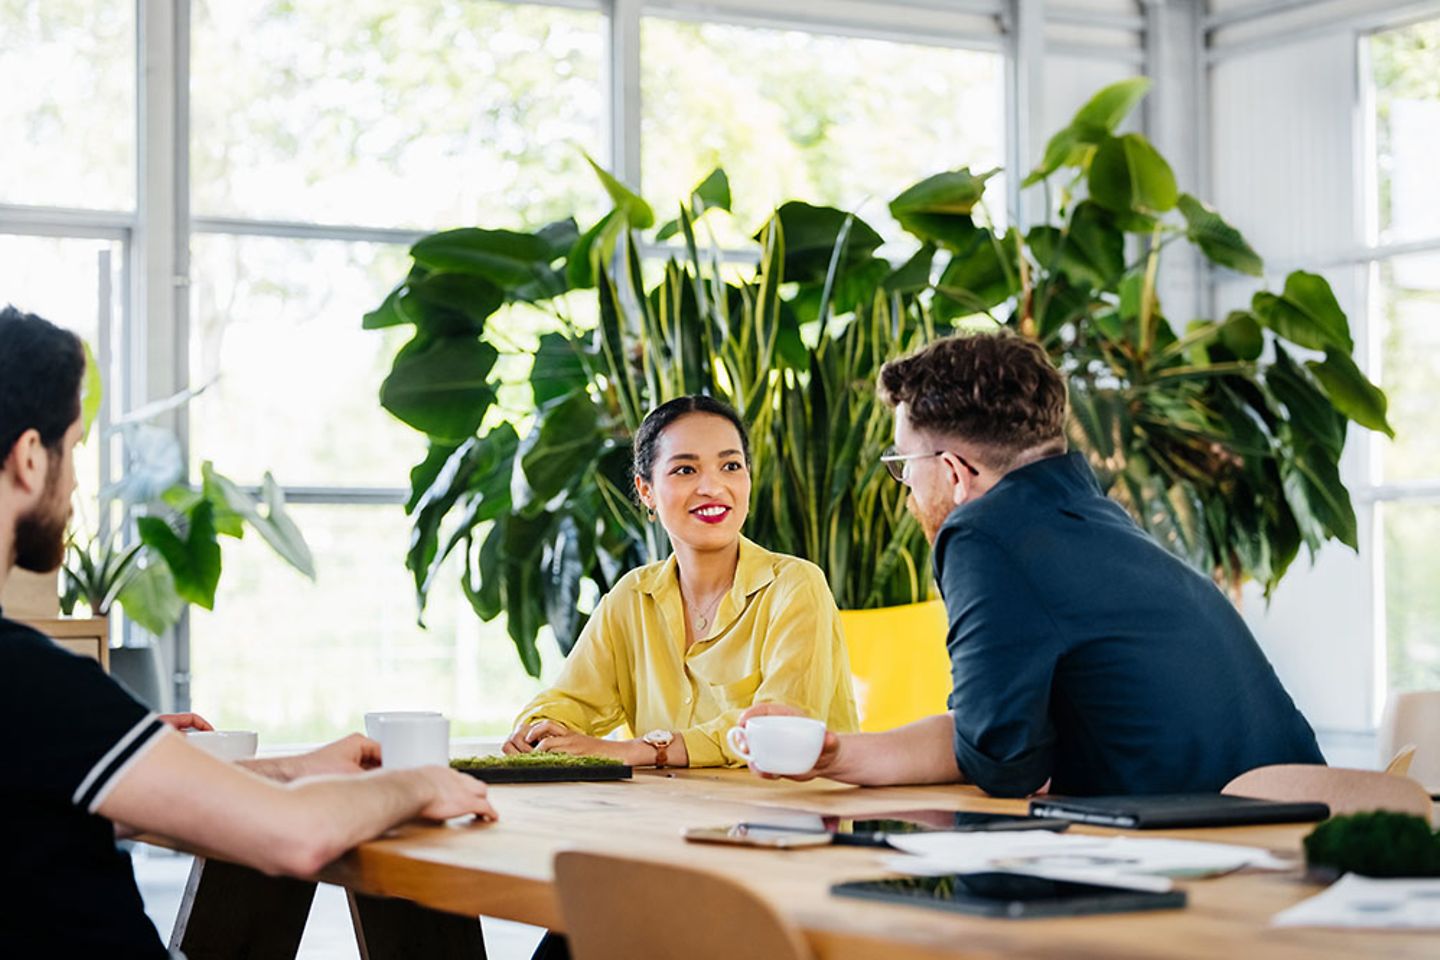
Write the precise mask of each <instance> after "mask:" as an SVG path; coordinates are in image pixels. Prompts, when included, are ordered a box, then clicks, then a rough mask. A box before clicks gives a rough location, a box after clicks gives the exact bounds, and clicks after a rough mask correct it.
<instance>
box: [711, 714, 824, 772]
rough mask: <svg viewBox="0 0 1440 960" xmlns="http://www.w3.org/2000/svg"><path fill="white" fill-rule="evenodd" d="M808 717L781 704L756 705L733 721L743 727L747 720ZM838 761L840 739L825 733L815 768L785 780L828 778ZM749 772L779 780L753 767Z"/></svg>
mask: <svg viewBox="0 0 1440 960" xmlns="http://www.w3.org/2000/svg"><path fill="white" fill-rule="evenodd" d="M804 716H808V714H806V713H805V711H804V710H797V709H795V708H794V707H791V706H786V705H785V704H783V703H757V704H755V706H753V707H751V708H750V709H749V710H746V711H745V712H744V713H742V714H740V719H739V720H737V721H735V723H736V725H737V726H741V727H743V726H745V723H746V721H747V720H753V719H755V718H756V717H804ZM839 760H840V737H839V736H838V735H837V734H835V733H832V732H831V731H829V730H826V731H825V745H824V746H823V747H821V748H820V757H819V759H817V760H816V761H815V766H813V767H811V768H810V770H809V771H807V772H806V773H797V774H792V775H789V776H787V777H786V778H785V779H787V780H813V779H815V778H816V777H828V776H832V775H833V774H834V773H835V770H836V767H837V766H838V765H839ZM750 772H751V773H753V774H755V775H756V776H757V777H761V778H763V779H765V780H779V779H780V777H777V776H776V775H775V774H772V773H762V772H760V771H759V770H756V769H755V768H754V767H751V768H750Z"/></svg>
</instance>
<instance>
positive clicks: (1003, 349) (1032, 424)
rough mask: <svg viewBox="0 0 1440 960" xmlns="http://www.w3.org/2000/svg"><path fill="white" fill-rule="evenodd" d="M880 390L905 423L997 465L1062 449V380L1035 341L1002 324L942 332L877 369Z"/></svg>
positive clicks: (1063, 392) (1063, 396)
mask: <svg viewBox="0 0 1440 960" xmlns="http://www.w3.org/2000/svg"><path fill="white" fill-rule="evenodd" d="M880 394H881V396H882V397H883V398H884V399H885V402H886V403H888V404H890V405H891V406H899V405H900V404H902V403H903V404H905V409H906V412H907V414H908V417H909V421H910V423H911V424H912V425H913V426H914V427H915V428H916V429H919V430H926V431H931V432H934V433H938V434H944V435H946V436H951V437H955V438H958V439H962V440H965V441H967V442H968V443H971V444H973V445H974V446H975V447H977V448H978V449H977V451H976V455H977V457H978V458H979V459H980V460H981V462H983V463H984V464H986V465H987V466H989V467H991V468H993V469H996V470H1006V469H1009V467H1010V466H1011V464H1013V463H1014V462H1015V460H1016V459H1017V458H1018V457H1019V455H1020V454H1022V453H1025V452H1026V451H1030V450H1035V449H1037V448H1045V447H1053V448H1054V452H1056V453H1059V452H1061V451H1063V450H1064V449H1065V380H1064V378H1063V377H1061V375H1060V371H1058V370H1056V369H1055V366H1054V365H1053V364H1052V363H1051V362H1050V358H1049V357H1047V356H1046V355H1045V351H1044V349H1042V348H1041V346H1040V345H1039V344H1038V343H1035V342H1034V341H1032V340H1027V339H1025V338H1024V337H1021V336H1019V335H1017V334H1014V333H1012V332H1010V331H1008V330H1002V331H1000V332H999V333H993V334H992V333H982V334H973V335H969V336H956V337H946V338H945V339H944V340H937V341H936V342H934V343H932V344H930V345H928V346H926V347H923V348H922V349H920V350H917V351H916V352H915V353H912V354H910V355H909V356H907V357H901V358H900V359H898V360H891V361H890V362H889V363H887V364H885V366H883V367H881V368H880Z"/></svg>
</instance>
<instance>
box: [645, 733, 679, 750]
mask: <svg viewBox="0 0 1440 960" xmlns="http://www.w3.org/2000/svg"><path fill="white" fill-rule="evenodd" d="M640 739H641V740H644V741H645V742H646V743H648V744H651V745H652V746H657V747H663V746H665V745H666V744H668V743H669V742H670V741H671V740H674V739H675V734H673V733H671V732H670V731H669V730H651V731H650V732H649V733H647V734H645V736H643V737H641V738H640Z"/></svg>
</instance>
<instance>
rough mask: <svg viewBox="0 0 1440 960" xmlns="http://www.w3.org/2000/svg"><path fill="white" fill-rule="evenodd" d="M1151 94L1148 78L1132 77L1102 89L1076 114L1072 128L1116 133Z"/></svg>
mask: <svg viewBox="0 0 1440 960" xmlns="http://www.w3.org/2000/svg"><path fill="white" fill-rule="evenodd" d="M1149 92H1150V79H1149V78H1148V77H1130V78H1129V79H1126V80H1120V81H1118V82H1116V83H1112V84H1110V85H1109V86H1108V87H1103V88H1101V89H1100V90H1099V91H1098V92H1097V93H1096V94H1095V95H1094V96H1093V97H1091V98H1090V99H1089V101H1087V102H1086V104H1085V105H1084V106H1083V107H1081V108H1080V109H1079V110H1078V111H1076V113H1075V119H1074V120H1072V121H1071V126H1077V127H1082V128H1086V129H1094V128H1099V129H1101V130H1104V131H1105V132H1107V133H1114V132H1115V129H1116V128H1117V127H1119V126H1120V124H1121V123H1122V122H1123V121H1124V120H1125V118H1126V117H1128V116H1129V115H1130V111H1131V110H1134V109H1135V105H1136V104H1138V103H1139V102H1140V101H1141V100H1144V99H1145V94H1147V93H1149Z"/></svg>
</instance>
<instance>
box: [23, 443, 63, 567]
mask: <svg viewBox="0 0 1440 960" xmlns="http://www.w3.org/2000/svg"><path fill="white" fill-rule="evenodd" d="M58 460H59V458H58V457H51V467H52V469H51V470H50V471H49V474H48V476H46V478H45V490H44V491H43V493H42V494H41V497H40V502H39V503H37V504H36V505H35V508H34V509H33V510H31V511H30V512H29V513H27V514H25V515H24V516H23V517H21V518H20V519H19V520H17V521H16V522H15V566H17V567H19V568H20V569H22V570H29V571H31V572H33V573H49V572H50V571H51V570H54V569H56V568H57V567H59V566H60V564H61V563H63V562H64V561H65V528H66V527H67V526H69V525H70V505H69V504H68V503H66V502H65V501H64V500H63V499H61V498H60V497H59V496H58V493H57V492H58V490H59V489H60V470H59V469H58Z"/></svg>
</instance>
